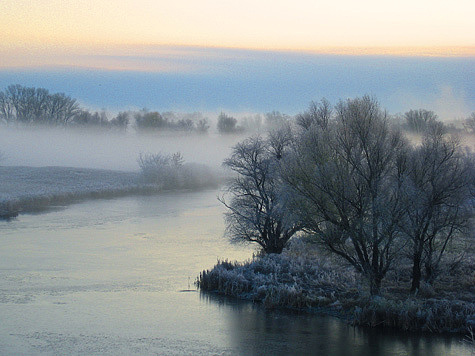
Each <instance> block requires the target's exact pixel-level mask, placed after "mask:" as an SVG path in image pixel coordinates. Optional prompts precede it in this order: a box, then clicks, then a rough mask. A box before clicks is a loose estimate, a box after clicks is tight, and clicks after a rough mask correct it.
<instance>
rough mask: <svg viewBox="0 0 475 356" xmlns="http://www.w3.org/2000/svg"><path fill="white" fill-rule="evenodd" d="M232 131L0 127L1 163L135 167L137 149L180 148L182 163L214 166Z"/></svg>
mask: <svg viewBox="0 0 475 356" xmlns="http://www.w3.org/2000/svg"><path fill="white" fill-rule="evenodd" d="M240 139H242V136H235V135H217V134H213V133H210V134H209V135H186V134H180V133H170V132H162V133H154V134H137V133H135V132H127V133H122V132H120V133H119V132H106V131H93V130H79V129H78V130H74V129H64V128H40V127H32V128H27V129H25V128H22V129H19V128H13V127H5V126H2V127H0V152H2V153H3V161H2V162H1V164H2V165H7V166H31V167H45V166H62V167H78V168H97V169H112V170H121V171H138V170H139V166H138V163H137V158H138V157H139V155H140V153H165V154H168V153H174V152H181V153H182V155H183V157H184V160H185V162H189V163H200V164H205V165H208V166H211V167H219V166H220V165H221V162H222V161H223V159H224V158H226V157H227V156H228V155H229V153H230V152H231V147H232V146H233V145H234V144H235V143H236V142H238V141H239V140H240Z"/></svg>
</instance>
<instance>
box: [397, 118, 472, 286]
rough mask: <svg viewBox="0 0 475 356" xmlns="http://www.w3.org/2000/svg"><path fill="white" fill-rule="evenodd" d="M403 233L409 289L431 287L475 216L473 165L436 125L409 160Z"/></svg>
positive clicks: (465, 154)
mask: <svg viewBox="0 0 475 356" xmlns="http://www.w3.org/2000/svg"><path fill="white" fill-rule="evenodd" d="M408 168H409V169H408V172H407V173H408V174H407V177H408V179H407V180H406V181H405V188H404V190H403V192H404V195H405V198H406V199H405V204H404V207H405V214H404V218H403V219H401V224H400V229H401V231H403V232H404V234H406V235H407V237H408V238H409V241H410V251H411V252H410V253H411V255H412V256H411V257H412V263H413V267H412V283H411V291H412V292H416V291H417V290H418V289H419V287H420V281H421V278H422V277H423V273H422V272H423V267H424V270H425V276H424V280H425V281H426V282H429V283H432V282H433V280H434V279H435V277H436V275H437V270H438V267H439V265H440V263H441V260H442V258H443V256H444V253H445V252H446V251H447V248H448V247H449V244H450V242H451V241H452V240H453V239H454V238H456V237H459V236H461V235H466V234H468V229H469V227H470V217H471V216H472V206H471V205H472V204H473V202H472V198H471V195H470V189H471V186H472V184H473V182H474V176H473V161H472V160H471V158H470V155H469V154H467V152H466V151H465V150H463V149H462V146H461V145H460V143H459V141H458V140H457V139H456V138H453V137H449V136H447V135H446V134H445V133H444V129H443V127H442V125H440V124H432V125H430V127H429V128H428V131H427V132H426V134H425V136H424V139H423V142H422V144H421V145H420V146H418V147H416V148H415V149H414V150H413V152H412V154H411V156H410V160H409V161H408Z"/></svg>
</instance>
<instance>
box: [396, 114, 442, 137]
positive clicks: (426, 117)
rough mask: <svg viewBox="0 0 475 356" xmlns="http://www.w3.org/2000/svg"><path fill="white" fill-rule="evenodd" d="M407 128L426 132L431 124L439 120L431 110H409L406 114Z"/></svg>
mask: <svg viewBox="0 0 475 356" xmlns="http://www.w3.org/2000/svg"><path fill="white" fill-rule="evenodd" d="M404 118H405V119H406V125H407V128H408V129H409V130H410V131H414V132H418V133H421V132H424V131H425V130H426V129H427V128H428V126H429V125H431V124H434V123H435V122H436V121H437V115H436V114H435V113H434V112H433V111H430V110H425V109H418V110H409V111H408V112H406V113H405V114H404Z"/></svg>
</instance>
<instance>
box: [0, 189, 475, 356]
mask: <svg viewBox="0 0 475 356" xmlns="http://www.w3.org/2000/svg"><path fill="white" fill-rule="evenodd" d="M217 193H218V192H216V191H206V192H199V193H177V194H163V195H159V196H154V197H127V198H118V199H110V200H95V201H89V202H85V203H81V204H76V205H72V206H70V207H67V208H65V209H57V210H54V211H51V212H47V213H42V214H38V215H23V216H20V217H19V218H18V219H17V220H14V221H11V222H0V319H1V322H0V354H1V355H37V354H40V355H70V354H72V355H74V354H81V355H149V354H152V355H330V356H331V355H334V356H340V355H341V356H343V355H361V356H363V355H364V356H372V355H421V356H422V355H434V356H438V355H440V356H442V355H444V356H445V355H470V348H469V347H468V346H467V345H465V344H463V343H462V342H461V340H460V339H459V338H455V337H428V336H417V335H411V334H404V333H396V332H391V331H384V332H383V331H381V330H375V329H361V328H353V327H350V326H348V325H347V324H346V323H345V322H343V321H341V320H339V319H336V318H333V317H328V316H316V315H305V314H298V313H291V312H283V311H275V310H266V309H264V308H262V307H260V306H258V305H253V304H252V303H248V302H238V301H236V300H233V299H228V298H222V297H218V296H214V295H206V294H201V293H199V292H197V291H195V290H194V286H193V282H194V279H195V278H196V276H197V274H198V273H199V271H200V270H202V269H205V268H210V267H212V265H213V264H214V263H215V262H216V260H217V259H223V258H229V259H238V260H243V259H246V258H249V257H250V256H251V255H252V252H253V250H252V248H250V247H246V246H232V245H230V244H229V243H228V241H227V240H226V239H224V238H223V237H222V234H223V229H224V226H223V222H222V212H223V210H222V207H220V206H219V203H218V202H217V201H216V195H217ZM184 290H191V291H184Z"/></svg>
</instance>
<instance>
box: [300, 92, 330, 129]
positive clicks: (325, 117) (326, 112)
mask: <svg viewBox="0 0 475 356" xmlns="http://www.w3.org/2000/svg"><path fill="white" fill-rule="evenodd" d="M331 116H332V106H331V104H330V102H329V101H328V100H327V99H325V98H323V99H322V100H320V102H314V101H312V102H311V103H310V105H309V108H308V109H307V111H305V112H303V113H301V114H298V115H297V117H296V121H297V125H299V126H301V127H302V128H304V129H305V130H308V129H309V128H310V127H311V126H312V125H318V126H321V127H323V128H325V127H326V126H327V125H328V122H329V121H330V118H331Z"/></svg>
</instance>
